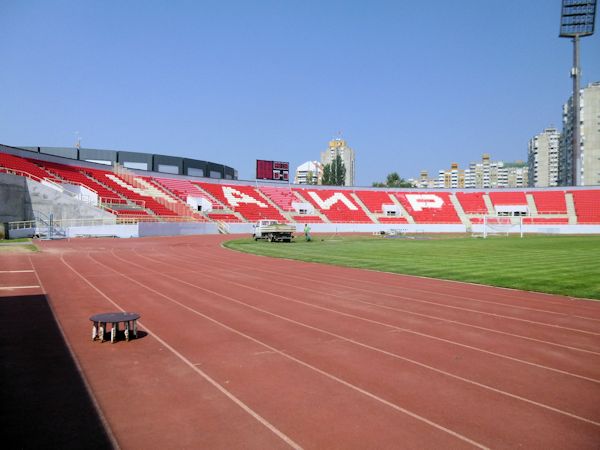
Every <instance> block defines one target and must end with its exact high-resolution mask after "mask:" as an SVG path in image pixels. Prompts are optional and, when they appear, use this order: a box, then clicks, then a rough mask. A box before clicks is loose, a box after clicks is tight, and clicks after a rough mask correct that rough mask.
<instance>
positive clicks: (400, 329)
mask: <svg viewBox="0 0 600 450" xmlns="http://www.w3.org/2000/svg"><path fill="white" fill-rule="evenodd" d="M140 256H142V255H140ZM142 257H144V256H142ZM145 258H148V257H145ZM203 277H208V278H211V279H214V280H218V279H219V278H217V277H216V276H214V275H208V274H207V273H206V272H204V273H203ZM177 280H178V281H180V282H182V283H185V281H183V280H181V279H179V278H177ZM228 283H229V284H234V285H236V286H240V287H243V288H244V289H250V290H253V291H256V292H259V293H261V294H263V295H271V296H273V297H277V298H280V299H283V300H285V301H288V302H293V303H299V304H302V305H306V306H309V307H311V308H315V309H319V310H322V311H328V312H331V313H333V314H337V315H340V316H344V317H350V318H352V319H356V320H360V321H363V322H367V323H372V324H375V325H379V326H383V327H386V328H389V330H388V332H390V333H398V332H402V333H409V334H414V335H416V336H420V337H424V338H427V339H432V340H435V341H439V342H445V343H447V344H451V345H456V346H457V347H462V348H466V349H469V350H473V351H477V352H480V353H484V354H487V355H492V356H495V357H498V358H502V359H507V360H509V361H513V362H517V363H521V364H525V365H528V366H532V367H536V368H538V369H544V370H549V371H551V372H556V373H560V374H562V375H567V376H572V377H575V378H580V379H582V380H585V381H590V382H592V383H599V384H600V380H598V379H595V378H590V377H586V376H584V375H578V374H576V373H572V372H568V371H565V370H561V369H556V368H554V367H549V366H545V365H543V364H538V363H534V362H530V361H525V360H522V359H519V358H515V357H512V356H508V355H503V354H501V353H496V352H492V351H489V350H485V349H482V348H479V347H474V346H471V345H467V344H463V343H461V342H456V341H453V340H450V339H444V338H440V337H437V336H433V335H429V334H426V333H421V332H419V331H414V330H411V329H410V328H404V327H401V326H398V325H393V324H390V323H386V322H380V321H378V320H373V319H369V318H366V317H361V316H357V315H355V314H350V313H345V312H342V311H338V310H336V309H332V308H327V307H325V306H320V305H316V304H314V303H309V302H305V301H302V300H297V299H294V298H291V297H287V296H284V295H281V294H277V293H275V292H271V291H267V290H264V289H260V288H256V287H252V286H250V285H247V284H242V283H238V282H235V281H232V280H229V281H228ZM270 283H273V280H270ZM287 287H288V288H289V287H290V286H287ZM297 288H298V286H295V287H294V289H297ZM307 290H309V291H310V289H307ZM328 295H331V294H328ZM367 303H368V302H367ZM369 304H370V303H369Z"/></svg>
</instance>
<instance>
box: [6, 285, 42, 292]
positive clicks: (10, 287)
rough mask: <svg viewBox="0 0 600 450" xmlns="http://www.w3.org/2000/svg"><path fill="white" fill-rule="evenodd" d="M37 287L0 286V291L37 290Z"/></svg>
mask: <svg viewBox="0 0 600 450" xmlns="http://www.w3.org/2000/svg"><path fill="white" fill-rule="evenodd" d="M39 288H40V286H39V285H33V286H0V291H12V290H14V289H39Z"/></svg>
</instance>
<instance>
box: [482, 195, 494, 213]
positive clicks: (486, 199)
mask: <svg viewBox="0 0 600 450" xmlns="http://www.w3.org/2000/svg"><path fill="white" fill-rule="evenodd" d="M483 202H484V203H485V206H486V207H487V209H488V211H487V214H488V215H490V216H493V215H494V214H495V213H496V208H494V204H493V203H492V200H491V199H490V196H489V195H488V194H487V193H484V194H483Z"/></svg>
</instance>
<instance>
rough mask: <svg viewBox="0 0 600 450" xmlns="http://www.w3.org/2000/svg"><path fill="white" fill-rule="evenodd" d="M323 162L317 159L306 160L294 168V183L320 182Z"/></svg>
mask: <svg viewBox="0 0 600 450" xmlns="http://www.w3.org/2000/svg"><path fill="white" fill-rule="evenodd" d="M322 177H323V164H321V163H320V162H319V161H306V162H305V163H304V164H300V165H299V166H298V168H297V169H296V176H295V177H294V184H321V178H322Z"/></svg>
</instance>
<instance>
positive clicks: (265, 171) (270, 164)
mask: <svg viewBox="0 0 600 450" xmlns="http://www.w3.org/2000/svg"><path fill="white" fill-rule="evenodd" d="M289 174H290V163H288V162H284V161H265V160H263V159H257V160H256V179H257V180H275V181H288V180H289Z"/></svg>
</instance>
